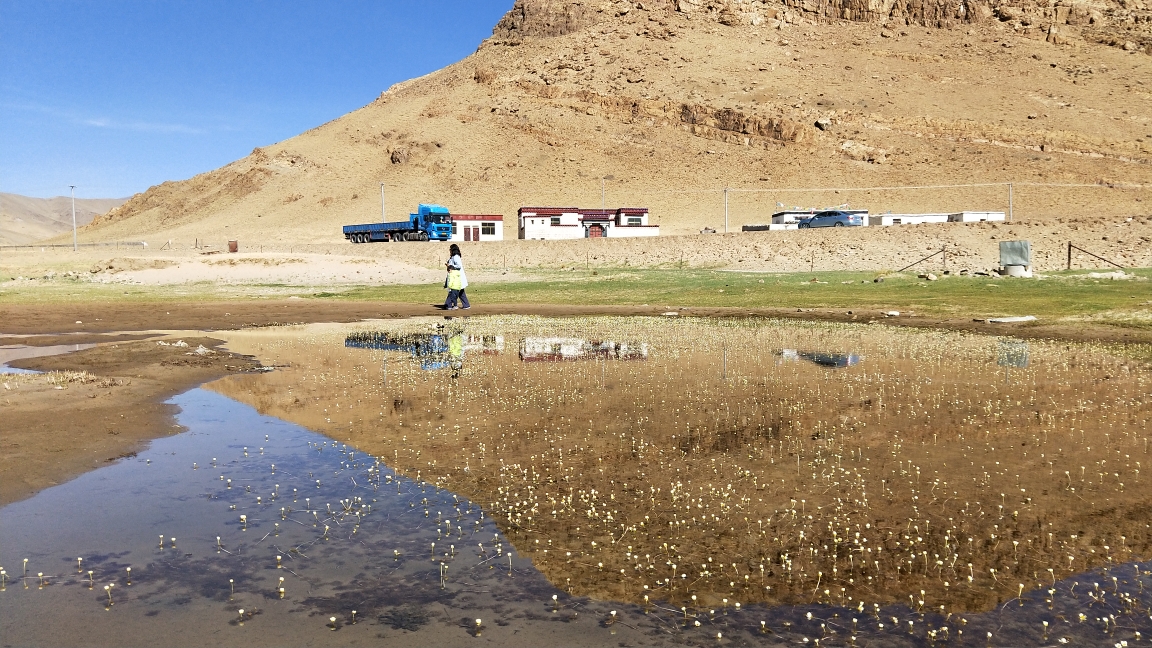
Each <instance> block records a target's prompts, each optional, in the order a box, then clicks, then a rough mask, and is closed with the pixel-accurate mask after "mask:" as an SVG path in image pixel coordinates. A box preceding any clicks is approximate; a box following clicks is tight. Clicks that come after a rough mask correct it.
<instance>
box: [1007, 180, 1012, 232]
mask: <svg viewBox="0 0 1152 648" xmlns="http://www.w3.org/2000/svg"><path fill="white" fill-rule="evenodd" d="M1008 222H1009V223H1011V222H1012V183H1011V182H1009V183H1008Z"/></svg>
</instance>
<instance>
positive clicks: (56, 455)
mask: <svg viewBox="0 0 1152 648" xmlns="http://www.w3.org/2000/svg"><path fill="white" fill-rule="evenodd" d="M183 340H184V343H185V344H186V345H187V346H173V345H171V344H170V343H169V344H168V345H160V344H157V342H158V341H159V340H157V339H148V340H135V341H127V342H124V341H115V342H113V343H111V344H102V345H100V346H98V347H95V348H92V349H86V350H84V351H77V352H75V353H70V354H66V355H60V356H48V357H38V358H26V359H23V360H17V361H13V362H12V363H11V366H14V367H18V368H22V369H34V370H37V371H43V372H53V373H44V374H11V375H3V376H0V384H2V390H0V439H2V445H0V475H2V479H0V506H3V505H6V504H10V503H12V502H16V501H19V500H22V499H25V498H27V497H30V496H32V495H33V494H35V493H36V492H38V491H40V490H42V489H44V488H48V487H49V486H54V485H56V484H60V483H63V482H65V481H68V480H70V479H72V478H74V477H76V476H78V475H80V474H82V473H85V472H88V471H89V470H92V469H94V468H97V467H99V466H102V465H105V464H107V463H108V462H111V461H116V460H117V459H121V458H125V457H131V456H133V455H134V454H135V453H136V452H138V451H139V450H141V449H142V448H144V447H145V446H146V445H147V444H148V442H150V441H151V440H152V439H155V438H157V437H160V436H165V435H168V434H175V433H178V432H181V431H182V428H180V427H179V426H177V425H176V424H175V423H174V421H173V415H174V414H175V411H176V408H175V407H174V406H172V405H167V404H165V402H164V401H166V400H168V399H169V398H171V397H172V396H175V395H176V394H179V393H181V392H184V391H187V390H188V389H191V388H193V387H195V386H197V385H200V384H203V383H205V382H208V381H211V380H215V379H217V378H220V377H222V376H227V375H230V374H234V373H241V372H245V371H252V370H254V369H255V368H256V367H257V366H258V365H259V363H258V362H256V361H254V360H253V359H251V358H248V357H245V356H239V355H236V354H232V353H228V352H226V351H222V350H220V349H219V347H220V345H221V344H223V342H222V341H220V340H217V339H214V338H208V337H186V338H183ZM69 341H74V340H69ZM86 341H100V340H95V339H88V340H86ZM176 341H177V340H176V339H175V338H173V339H172V340H171V342H176ZM201 346H203V350H201V351H200V352H199V353H197V349H198V348H199V347H201Z"/></svg>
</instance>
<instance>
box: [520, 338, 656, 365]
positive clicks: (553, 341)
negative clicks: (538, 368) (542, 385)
mask: <svg viewBox="0 0 1152 648" xmlns="http://www.w3.org/2000/svg"><path fill="white" fill-rule="evenodd" d="M647 359H648V345H647V344H644V343H633V342H612V341H610V340H605V341H599V340H595V341H593V340H585V339H582V338H562V337H527V338H524V339H522V340H520V360H522V361H523V362H564V361H569V360H647Z"/></svg>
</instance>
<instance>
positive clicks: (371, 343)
mask: <svg viewBox="0 0 1152 648" xmlns="http://www.w3.org/2000/svg"><path fill="white" fill-rule="evenodd" d="M344 346H345V347H348V348H354V349H374V350H377V351H403V352H407V353H408V354H409V355H411V356H412V358H413V359H415V360H419V361H420V368H421V369H424V370H425V371H435V370H437V369H453V370H455V371H459V370H460V368H461V366H463V364H464V354H465V352H467V351H473V352H476V353H482V354H485V355H497V354H499V353H500V352H501V351H503V350H504V337H503V336H500V335H468V334H466V333H464V332H462V331H455V332H453V331H444V332H441V333H410V334H405V335H398V334H393V333H381V332H376V331H365V332H360V333H353V334H352V335H349V336H348V337H346V338H344Z"/></svg>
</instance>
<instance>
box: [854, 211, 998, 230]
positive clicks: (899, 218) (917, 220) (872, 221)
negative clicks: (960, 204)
mask: <svg viewBox="0 0 1152 648" xmlns="http://www.w3.org/2000/svg"><path fill="white" fill-rule="evenodd" d="M1002 220H1004V212H987V211H962V212H953V213H948V214H892V213H888V214H876V215H874V216H871V217H869V218H868V224H869V225H879V226H882V227H887V226H890V225H922V224H924V223H979V222H981V221H1002Z"/></svg>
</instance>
